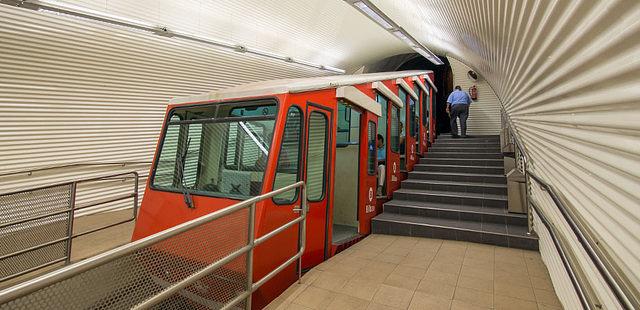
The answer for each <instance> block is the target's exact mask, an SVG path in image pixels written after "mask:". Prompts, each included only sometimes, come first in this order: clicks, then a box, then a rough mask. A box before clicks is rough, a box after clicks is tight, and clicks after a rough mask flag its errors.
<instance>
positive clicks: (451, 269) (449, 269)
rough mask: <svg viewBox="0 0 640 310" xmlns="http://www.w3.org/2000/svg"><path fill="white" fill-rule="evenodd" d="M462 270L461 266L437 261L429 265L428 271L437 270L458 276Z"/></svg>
mask: <svg viewBox="0 0 640 310" xmlns="http://www.w3.org/2000/svg"><path fill="white" fill-rule="evenodd" d="M461 269H462V264H461V263H460V264H458V263H455V262H453V263H448V262H446V261H438V262H436V261H435V260H434V261H433V262H432V263H431V265H429V270H438V271H441V272H446V273H455V274H459V273H460V271H461Z"/></svg>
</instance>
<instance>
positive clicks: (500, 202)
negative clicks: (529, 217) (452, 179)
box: [393, 188, 507, 208]
mask: <svg viewBox="0 0 640 310" xmlns="http://www.w3.org/2000/svg"><path fill="white" fill-rule="evenodd" d="M393 199H399V200H410V201H418V202H436V203H448V204H456V205H470V206H483V207H502V208H507V196H505V195H496V194H481V193H465V192H452V191H435V190H415V189H406V188H401V189H399V190H397V191H395V192H394V193H393Z"/></svg>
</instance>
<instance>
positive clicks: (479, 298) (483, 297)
mask: <svg viewBox="0 0 640 310" xmlns="http://www.w3.org/2000/svg"><path fill="white" fill-rule="evenodd" d="M453 299H454V300H459V301H463V302H466V303H469V304H471V305H475V306H478V307H493V295H492V294H488V293H484V292H481V291H478V290H474V289H470V288H466V287H457V288H456V291H455V294H454V296H453Z"/></svg>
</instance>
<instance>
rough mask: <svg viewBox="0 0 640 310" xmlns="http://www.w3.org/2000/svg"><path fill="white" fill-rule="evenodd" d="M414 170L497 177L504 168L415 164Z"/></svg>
mask: <svg viewBox="0 0 640 310" xmlns="http://www.w3.org/2000/svg"><path fill="white" fill-rule="evenodd" d="M414 169H415V170H416V171H434V172H459V173H478V174H497V175H502V174H504V167H478V166H462V165H434V164H417V165H415V166H414Z"/></svg>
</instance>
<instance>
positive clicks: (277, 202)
mask: <svg viewBox="0 0 640 310" xmlns="http://www.w3.org/2000/svg"><path fill="white" fill-rule="evenodd" d="M291 109H297V110H298V112H299V115H300V127H299V130H300V139H299V141H298V160H297V165H298V166H297V169H296V181H295V182H293V183H292V184H294V183H297V182H300V177H301V169H302V168H303V167H302V165H301V162H302V158H303V157H302V155H303V154H302V152H304V145H305V126H306V123H305V121H306V119H305V113H304V111H303V110H302V108H301V107H300V106H299V105H297V104H292V105H290V106H289V108H288V109H287V111H286V116H285V122H284V126H283V127H282V132H283V137H284V131H285V130H286V129H287V124H288V123H289V113H290V111H291ZM283 142H284V141H281V142H280V149H279V150H278V157H277V158H276V162H275V167H273V168H272V169H273V182H271V191H274V190H277V188H275V186H276V178H277V177H278V164H279V163H280V155H282V149H283V147H284V143H283ZM269 155H271V154H269ZM305 166H306V165H305ZM289 185H291V184H289ZM285 186H288V185H285ZM298 199H300V188H299V187H297V188H296V189H295V194H294V195H293V197H292V198H291V200H284V199H282V200H280V199H278V196H277V195H276V196H273V197H271V201H272V202H273V203H274V204H275V205H277V206H287V205H291V204H293V203H295V202H296V201H298Z"/></svg>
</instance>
